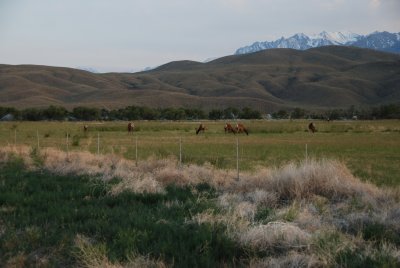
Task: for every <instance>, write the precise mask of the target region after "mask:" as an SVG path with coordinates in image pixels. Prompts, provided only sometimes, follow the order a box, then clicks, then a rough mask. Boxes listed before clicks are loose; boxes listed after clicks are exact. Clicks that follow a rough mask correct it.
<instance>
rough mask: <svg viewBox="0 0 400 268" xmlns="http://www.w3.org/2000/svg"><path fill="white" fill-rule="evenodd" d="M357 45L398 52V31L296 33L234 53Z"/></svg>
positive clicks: (240, 49) (256, 43)
mask: <svg viewBox="0 0 400 268" xmlns="http://www.w3.org/2000/svg"><path fill="white" fill-rule="evenodd" d="M329 45H337V46H357V47H362V48H370V49H376V50H381V51H386V52H394V53H400V33H389V32H386V31H384V32H377V31H376V32H373V33H371V34H368V35H360V34H356V33H353V32H350V31H340V32H327V31H322V32H320V33H318V34H312V35H306V34H304V33H296V34H294V35H293V36H290V37H288V38H285V37H281V38H280V39H277V40H275V41H264V42H254V43H253V44H252V45H249V46H245V47H241V48H239V49H238V50H236V52H235V54H236V55H238V54H247V53H252V52H257V51H260V50H264V49H271V48H292V49H299V50H305V49H309V48H314V47H320V46H329Z"/></svg>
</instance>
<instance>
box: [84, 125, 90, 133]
mask: <svg viewBox="0 0 400 268" xmlns="http://www.w3.org/2000/svg"><path fill="white" fill-rule="evenodd" d="M88 130H89V126H88V125H84V126H83V132H85V133H86V132H88Z"/></svg>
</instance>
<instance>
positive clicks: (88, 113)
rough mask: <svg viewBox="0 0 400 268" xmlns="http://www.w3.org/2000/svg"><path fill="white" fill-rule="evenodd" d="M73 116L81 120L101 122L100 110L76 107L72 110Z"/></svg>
mask: <svg viewBox="0 0 400 268" xmlns="http://www.w3.org/2000/svg"><path fill="white" fill-rule="evenodd" d="M72 115H73V116H74V117H75V118H77V119H79V120H87V121H91V120H99V119H100V110H99V109H98V108H89V107H82V106H80V107H75V108H74V109H73V110H72Z"/></svg>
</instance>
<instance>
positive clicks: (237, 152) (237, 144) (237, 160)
mask: <svg viewBox="0 0 400 268" xmlns="http://www.w3.org/2000/svg"><path fill="white" fill-rule="evenodd" d="M236 171H237V180H239V138H238V137H236Z"/></svg>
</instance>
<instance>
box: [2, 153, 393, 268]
mask: <svg viewBox="0 0 400 268" xmlns="http://www.w3.org/2000/svg"><path fill="white" fill-rule="evenodd" d="M36 153H37V155H36V156H35V155H33V153H32V150H31V149H30V148H29V147H13V146H9V147H4V148H1V149H0V164H1V163H5V162H7V161H10V160H11V159H12V158H13V157H19V158H21V159H22V160H23V162H24V163H25V165H26V166H28V167H29V168H35V167H36V168H38V167H37V166H35V165H37V164H35V163H37V161H35V157H36V158H40V161H39V162H40V164H41V166H40V167H39V168H44V169H46V170H48V171H50V172H54V173H57V174H75V175H89V176H92V177H95V178H97V179H100V180H106V181H107V180H110V179H112V178H119V179H120V182H119V183H118V184H116V185H115V186H113V188H112V190H111V192H110V194H113V195H117V194H119V193H120V192H122V191H133V192H137V193H162V192H164V190H165V187H166V186H167V185H169V184H176V185H180V186H184V185H196V184H199V183H208V184H209V185H211V186H213V187H214V188H215V189H217V192H218V195H219V196H218V198H217V199H216V202H217V204H218V206H219V210H218V211H214V210H207V211H205V212H202V213H200V214H196V215H193V217H192V218H191V219H188V220H187V221H188V222H196V223H198V224H203V223H209V224H220V223H222V224H224V225H225V226H226V227H227V228H226V232H227V235H228V236H230V237H231V238H232V239H234V240H236V241H237V243H238V244H240V245H243V246H245V247H248V248H252V249H253V250H255V251H263V252H274V254H275V255H274V257H273V258H269V259H257V258H255V259H253V260H251V262H250V265H251V266H254V267H258V266H266V267H314V266H319V265H321V264H322V265H323V266H325V265H326V266H336V265H339V266H340V264H338V263H335V261H336V260H335V256H336V255H337V254H338V251H337V250H344V249H342V248H340V247H338V246H334V245H336V244H335V243H336V242H337V241H338V240H337V239H339V240H340V241H341V245H344V246H345V247H346V249H349V250H354V249H357V248H358V249H360V250H363V252H364V253H365V254H369V253H368V252H372V253H371V254H372V255H373V254H375V255H376V254H377V253H376V251H377V249H376V247H374V246H373V245H374V241H366V240H364V239H363V238H362V237H360V234H361V233H362V230H363V228H365V226H367V225H370V224H380V225H381V226H383V227H384V228H385V229H387V230H390V231H391V232H394V233H397V234H398V233H400V224H399V222H400V204H399V200H400V197H399V192H400V191H399V190H398V189H397V190H387V189H382V188H379V187H377V186H375V185H372V184H369V183H365V182H362V181H360V180H359V179H358V178H356V177H354V176H353V175H352V174H351V172H350V171H349V170H348V168H347V167H346V166H345V165H344V164H343V163H340V162H338V161H335V160H327V159H322V160H315V159H311V160H309V161H307V162H301V163H289V164H287V165H285V166H283V167H277V168H270V169H266V168H262V169H258V170H257V171H256V172H247V173H241V174H240V179H237V178H236V172H234V171H233V170H219V169H216V168H214V167H213V166H211V165H204V166H197V165H182V166H180V165H179V164H178V161H177V160H176V159H175V158H166V159H162V160H159V159H155V158H149V159H148V160H146V161H139V162H138V163H137V165H136V163H135V162H134V161H129V160H126V159H123V158H121V157H119V156H116V155H114V154H109V155H95V154H91V153H88V152H70V153H69V154H67V153H65V152H63V151H59V150H56V149H52V148H48V149H44V150H41V151H40V152H36ZM260 211H261V212H262V211H267V212H269V211H271V213H266V215H265V216H264V218H263V219H262V221H260V220H259V214H260ZM332 230H333V231H332ZM332 232H333V233H334V234H335V233H338V234H340V235H339V236H338V237H339V238H337V239H336V238H335V239H333V238H332V237H335V236H330V235H329V234H330V233H332ZM325 234H328V235H325ZM321 237H322V238H321ZM321 239H322V240H324V239H325V240H326V242H324V243H326V244H328V246H325V247H324V248H323V249H321V247H320V246H318V242H316V241H321ZM335 241H336V242H335ZM80 243H81V244H80V245H81V248H83V249H85V245H87V244H85V243H86V242H84V241H83V240H82V241H81V242H80ZM332 245H333V246H332ZM387 248H390V250H387V252H388V254H390V256H393V257H394V258H398V260H399V264H400V259H399V254H398V252H399V249H398V248H397V247H396V246H395V245H393V244H390V243H389V246H388V247H387ZM89 249H90V248H89ZM89 249H87V250H86V251H85V252H86V253H87V254H89V255H88V256H89V257H87V259H88V260H97V261H98V262H96V263H94V264H90V263H89V264H87V267H95V266H96V265H102V266H103V267H107V265H108V267H118V266H115V264H110V263H109V261H108V260H107V259H104V257H101V256H103V255H104V254H103V255H101V254H100V255H101V256H100V257H99V256H97V255H95V256H92V257H90V256H91V255H90V254H92V253H93V254H97V253H96V252H91V251H90V250H89ZM279 252H280V253H279ZM321 252H322V253H321ZM86 253H85V254H86ZM375 255H373V256H375ZM104 256H105V255H104ZM376 256H378V255H376ZM82 258H83V259H85V258H86V257H85V256H82ZM136 259H137V260H143V259H142V258H136ZM144 260H146V258H144Z"/></svg>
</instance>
